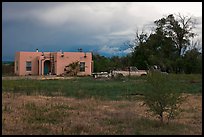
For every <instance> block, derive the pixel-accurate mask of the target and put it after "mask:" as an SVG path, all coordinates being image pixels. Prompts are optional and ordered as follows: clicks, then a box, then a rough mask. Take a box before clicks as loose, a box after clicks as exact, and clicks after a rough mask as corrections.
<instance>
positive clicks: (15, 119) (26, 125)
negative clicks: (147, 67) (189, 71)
mask: <svg viewBox="0 0 204 137" xmlns="http://www.w3.org/2000/svg"><path fill="white" fill-rule="evenodd" d="M170 77H171V79H170V80H169V83H170V84H169V86H173V87H174V89H175V91H177V92H182V93H185V94H184V95H185V96H187V99H186V100H185V102H183V103H182V105H181V108H182V112H181V113H180V115H179V116H178V117H177V118H176V119H175V120H172V121H171V122H170V123H169V124H168V125H167V124H164V125H160V122H159V120H158V119H157V118H156V117H154V116H153V115H152V114H151V113H150V112H149V111H147V107H146V106H145V105H144V104H143V102H142V101H141V100H140V99H139V98H138V96H135V94H142V93H144V92H145V91H147V90H148V84H147V83H146V77H131V78H124V79H119V80H105V79H97V80H95V79H93V78H91V77H80V78H75V79H70V80H42V81H41V80H3V81H2V91H3V92H2V134H3V135H8V134H20V135H22V134H23V135H30V134H37V135H39V134H42V135H44V134H51V135H53V134H54V135H63V134H66V135H67V134H68V135H70V134H85V135H86V134H89V135H94V134H99V135H107V134H112V135H115V134H119V135H121V134H127V135H177V134H178V135H188V134H191V135H197V134H199V135H201V134H202V76H201V75H170Z"/></svg>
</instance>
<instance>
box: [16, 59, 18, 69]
mask: <svg viewBox="0 0 204 137" xmlns="http://www.w3.org/2000/svg"><path fill="white" fill-rule="evenodd" d="M16 71H18V61H16Z"/></svg>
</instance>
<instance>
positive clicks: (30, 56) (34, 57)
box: [15, 52, 42, 75]
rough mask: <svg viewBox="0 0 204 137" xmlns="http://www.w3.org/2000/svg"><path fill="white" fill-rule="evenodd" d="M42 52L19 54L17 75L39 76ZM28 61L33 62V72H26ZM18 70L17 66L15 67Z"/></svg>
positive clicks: (17, 54)
mask: <svg viewBox="0 0 204 137" xmlns="http://www.w3.org/2000/svg"><path fill="white" fill-rule="evenodd" d="M41 55H42V52H17V53H16V57H15V62H16V61H17V62H18V72H17V71H16V70H15V73H16V74H17V75H29V74H30V75H38V56H41ZM26 61H31V71H26ZM15 68H16V66H15Z"/></svg>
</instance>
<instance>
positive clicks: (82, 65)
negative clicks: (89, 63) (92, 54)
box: [80, 62, 85, 72]
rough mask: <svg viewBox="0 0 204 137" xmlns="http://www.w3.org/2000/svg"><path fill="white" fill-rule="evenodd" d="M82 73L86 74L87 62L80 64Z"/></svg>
mask: <svg viewBox="0 0 204 137" xmlns="http://www.w3.org/2000/svg"><path fill="white" fill-rule="evenodd" d="M80 71H81V72H85V62H80Z"/></svg>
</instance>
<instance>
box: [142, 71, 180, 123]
mask: <svg viewBox="0 0 204 137" xmlns="http://www.w3.org/2000/svg"><path fill="white" fill-rule="evenodd" d="M147 82H148V84H149V91H147V92H146V93H145V94H144V101H145V104H146V105H147V106H148V107H149V110H150V111H151V112H153V114H155V115H156V116H158V118H159V119H160V121H161V123H163V122H164V114H166V116H167V120H168V122H169V120H170V119H173V118H175V116H176V115H177V114H179V105H180V103H181V102H182V100H183V97H181V95H180V93H178V92H175V91H174V89H173V84H172V81H171V79H170V77H169V75H167V74H162V73H161V72H159V71H151V72H150V73H149V74H148V77H147Z"/></svg>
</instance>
